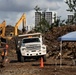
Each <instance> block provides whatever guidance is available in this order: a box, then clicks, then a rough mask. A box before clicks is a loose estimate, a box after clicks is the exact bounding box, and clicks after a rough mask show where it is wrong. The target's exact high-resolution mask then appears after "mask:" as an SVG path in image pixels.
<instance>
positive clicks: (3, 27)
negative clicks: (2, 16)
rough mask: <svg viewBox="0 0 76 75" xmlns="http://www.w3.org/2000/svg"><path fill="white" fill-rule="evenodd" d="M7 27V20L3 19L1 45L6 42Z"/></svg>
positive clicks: (0, 32) (0, 33)
mask: <svg viewBox="0 0 76 75" xmlns="http://www.w3.org/2000/svg"><path fill="white" fill-rule="evenodd" d="M5 27H6V22H5V21H3V22H2V23H1V24H0V47H1V44H2V43H6V37H5Z"/></svg>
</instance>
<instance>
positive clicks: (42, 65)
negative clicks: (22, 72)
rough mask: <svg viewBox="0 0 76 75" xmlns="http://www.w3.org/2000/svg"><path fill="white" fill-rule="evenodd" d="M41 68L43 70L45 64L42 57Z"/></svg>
mask: <svg viewBox="0 0 76 75" xmlns="http://www.w3.org/2000/svg"><path fill="white" fill-rule="evenodd" d="M40 67H41V68H43V67H44V63H43V58H42V57H41V61H40Z"/></svg>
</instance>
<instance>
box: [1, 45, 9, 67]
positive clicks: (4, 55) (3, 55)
mask: <svg viewBox="0 0 76 75" xmlns="http://www.w3.org/2000/svg"><path fill="white" fill-rule="evenodd" d="M7 54H8V45H7V44H5V47H4V48H3V51H2V54H1V56H2V64H1V66H2V67H3V66H4V63H5V62H7V61H8V59H7Z"/></svg>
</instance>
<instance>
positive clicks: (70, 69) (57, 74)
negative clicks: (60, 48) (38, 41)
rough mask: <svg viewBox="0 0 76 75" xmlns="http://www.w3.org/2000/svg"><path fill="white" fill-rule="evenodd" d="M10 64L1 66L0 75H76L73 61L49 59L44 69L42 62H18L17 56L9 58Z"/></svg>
mask: <svg viewBox="0 0 76 75" xmlns="http://www.w3.org/2000/svg"><path fill="white" fill-rule="evenodd" d="M8 59H9V63H5V67H2V68H1V66H0V75H76V66H75V65H74V63H73V60H72V59H63V60H62V64H61V65H60V60H59V59H57V60H55V59H53V57H50V58H47V61H46V62H44V67H43V68H42V67H41V64H40V60H38V61H36V60H27V61H25V62H23V63H21V62H18V61H17V58H16V54H15V55H14V54H12V55H10V56H8Z"/></svg>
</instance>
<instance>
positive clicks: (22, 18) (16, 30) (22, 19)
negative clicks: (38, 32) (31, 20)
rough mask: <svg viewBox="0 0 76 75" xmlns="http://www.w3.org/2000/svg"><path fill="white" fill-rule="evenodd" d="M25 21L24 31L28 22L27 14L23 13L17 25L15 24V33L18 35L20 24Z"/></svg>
mask: <svg viewBox="0 0 76 75" xmlns="http://www.w3.org/2000/svg"><path fill="white" fill-rule="evenodd" d="M21 22H22V23H23V31H24V29H25V24H26V15H25V14H23V15H22V16H21V18H20V19H19V21H18V22H17V23H16V25H15V30H14V35H15V36H16V35H18V26H19V25H20V23H21Z"/></svg>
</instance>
